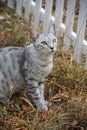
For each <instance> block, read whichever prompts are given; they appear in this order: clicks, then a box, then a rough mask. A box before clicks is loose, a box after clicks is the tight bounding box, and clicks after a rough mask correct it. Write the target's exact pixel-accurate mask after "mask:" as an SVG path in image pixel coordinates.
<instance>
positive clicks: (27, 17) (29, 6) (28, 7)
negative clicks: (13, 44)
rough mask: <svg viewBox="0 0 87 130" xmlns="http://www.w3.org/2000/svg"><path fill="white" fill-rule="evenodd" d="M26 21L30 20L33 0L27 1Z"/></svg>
mask: <svg viewBox="0 0 87 130" xmlns="http://www.w3.org/2000/svg"><path fill="white" fill-rule="evenodd" d="M25 2H26V3H25V16H24V17H25V20H26V21H28V20H29V14H30V12H31V4H32V0H26V1H25Z"/></svg>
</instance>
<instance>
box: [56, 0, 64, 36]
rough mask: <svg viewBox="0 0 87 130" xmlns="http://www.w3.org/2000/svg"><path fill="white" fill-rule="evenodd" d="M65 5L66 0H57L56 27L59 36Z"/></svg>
mask: <svg viewBox="0 0 87 130" xmlns="http://www.w3.org/2000/svg"><path fill="white" fill-rule="evenodd" d="M63 5H64V0H57V1H56V11H55V27H56V30H55V31H56V35H58V38H59V37H60V27H61V22H62V15H63Z"/></svg>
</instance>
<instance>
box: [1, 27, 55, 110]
mask: <svg viewBox="0 0 87 130" xmlns="http://www.w3.org/2000/svg"><path fill="white" fill-rule="evenodd" d="M31 36H32V38H33V40H35V42H34V43H33V44H30V45H29V46H27V47H25V48H22V47H5V48H3V49H0V102H4V101H6V100H7V99H8V98H9V94H10V87H11V86H12V87H13V89H14V93H15V92H18V91H19V90H20V89H21V88H22V86H24V85H25V86H26V87H27V88H28V90H29V93H30V95H31V97H32V99H33V100H34V103H35V104H36V106H37V109H39V110H43V111H47V110H48V107H47V102H46V101H45V99H44V79H45V77H46V76H47V75H48V74H49V73H50V72H51V70H52V66H53V54H54V52H55V51H56V50H57V39H56V37H55V36H54V34H53V32H52V29H51V31H50V32H49V33H47V34H41V35H39V36H38V34H37V33H36V32H35V31H34V30H33V31H32V30H31Z"/></svg>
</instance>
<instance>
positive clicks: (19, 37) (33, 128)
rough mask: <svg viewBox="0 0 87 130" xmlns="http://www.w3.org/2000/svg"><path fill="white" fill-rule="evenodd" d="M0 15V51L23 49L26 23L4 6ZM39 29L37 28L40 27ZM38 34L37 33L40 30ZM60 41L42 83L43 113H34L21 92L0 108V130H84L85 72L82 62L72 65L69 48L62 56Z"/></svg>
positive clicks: (26, 41)
mask: <svg viewBox="0 0 87 130" xmlns="http://www.w3.org/2000/svg"><path fill="white" fill-rule="evenodd" d="M0 14H1V15H2V16H4V17H5V19H3V20H2V21H0V47H5V46H9V45H10V46H23V47H24V46H26V45H27V44H29V43H31V41H32V40H31V39H30V34H29V28H30V25H31V24H32V19H33V17H32V14H31V20H30V21H29V23H26V22H25V21H24V19H23V17H20V18H19V16H17V14H16V13H15V9H13V10H11V9H9V8H7V7H6V6H5V5H4V4H1V6H0ZM40 26H41V25H40ZM40 31H41V30H40ZM62 46H63V38H61V39H60V41H59V48H58V52H56V54H55V57H54V68H53V71H52V73H51V74H50V75H49V76H48V77H47V78H46V80H45V97H46V99H47V100H48V101H49V110H48V112H47V113H44V112H38V111H37V110H36V109H35V108H34V107H33V105H32V103H31V102H30V100H29V98H28V97H29V95H28V91H27V90H26V89H23V90H21V92H19V93H18V94H15V95H13V96H12V97H10V99H9V101H8V102H7V104H5V105H0V130H87V71H86V70H84V60H85V57H83V62H82V63H81V64H77V63H76V62H75V61H74V54H73V48H71V49H70V50H69V51H68V53H67V54H64V52H62Z"/></svg>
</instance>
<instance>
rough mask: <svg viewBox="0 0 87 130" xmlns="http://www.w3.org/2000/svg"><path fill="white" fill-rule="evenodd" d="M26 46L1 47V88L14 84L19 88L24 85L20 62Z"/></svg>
mask: <svg viewBox="0 0 87 130" xmlns="http://www.w3.org/2000/svg"><path fill="white" fill-rule="evenodd" d="M23 50H24V48H22V47H5V48H1V49H0V90H1V89H2V88H5V90H7V88H8V89H9V87H10V86H11V85H13V86H14V87H15V88H18V86H19V87H20V86H21V85H22V78H21V75H20V64H21V60H22V58H23V57H22V54H23ZM0 96H1V95H0Z"/></svg>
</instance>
